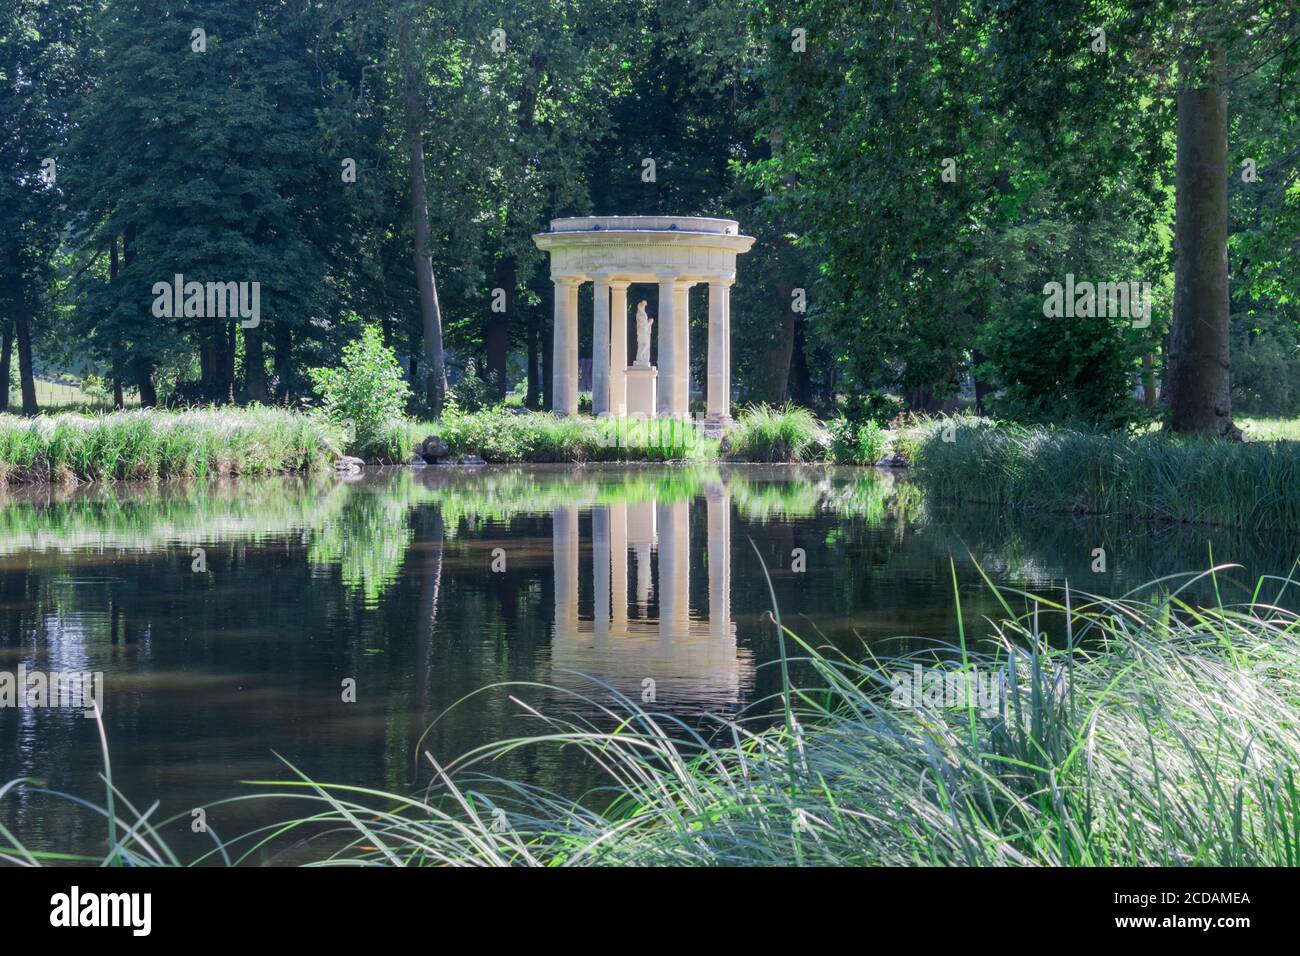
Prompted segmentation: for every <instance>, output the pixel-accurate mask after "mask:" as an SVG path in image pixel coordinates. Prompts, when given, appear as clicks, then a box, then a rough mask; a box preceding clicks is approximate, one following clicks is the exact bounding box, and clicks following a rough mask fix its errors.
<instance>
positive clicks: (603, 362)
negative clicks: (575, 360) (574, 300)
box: [591, 276, 610, 415]
mask: <svg viewBox="0 0 1300 956" xmlns="http://www.w3.org/2000/svg"><path fill="white" fill-rule="evenodd" d="M592 285H593V286H594V290H593V291H594V294H595V307H594V308H593V309H592V316H593V322H594V325H593V327H592V331H591V414H593V415H606V414H608V413H609V410H610V406H609V360H610V351H609V276H596V278H595V280H594V281H593V283H592Z"/></svg>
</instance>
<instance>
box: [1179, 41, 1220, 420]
mask: <svg viewBox="0 0 1300 956" xmlns="http://www.w3.org/2000/svg"><path fill="white" fill-rule="evenodd" d="M1210 61H1211V75H1210V76H1209V77H1208V78H1207V79H1206V81H1205V82H1203V83H1202V84H1201V85H1199V86H1198V87H1196V88H1185V89H1183V90H1181V92H1179V94H1178V146H1177V157H1176V159H1175V190H1176V200H1175V225H1174V257H1175V260H1174V322H1173V329H1172V331H1171V333H1170V336H1169V362H1168V368H1169V373H1168V377H1167V378H1166V381H1165V389H1166V397H1167V399H1168V402H1169V418H1168V420H1167V421H1166V423H1165V427H1166V428H1168V429H1169V430H1171V431H1175V432H1195V433H1200V434H1208V435H1224V436H1232V435H1234V434H1236V433H1237V432H1236V429H1235V427H1234V426H1233V424H1232V409H1231V405H1230V403H1229V396H1228V365H1229V362H1228V359H1229V355H1228V101H1227V94H1226V92H1225V90H1224V86H1223V79H1224V76H1225V69H1224V55H1223V52H1222V51H1221V50H1211V51H1210ZM1182 73H1183V77H1182V79H1183V82H1184V84H1186V85H1187V86H1190V82H1189V81H1190V79H1191V78H1190V77H1189V76H1188V64H1187V63H1184V64H1183V65H1182Z"/></svg>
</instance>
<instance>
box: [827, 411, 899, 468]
mask: <svg viewBox="0 0 1300 956" xmlns="http://www.w3.org/2000/svg"><path fill="white" fill-rule="evenodd" d="M826 427H827V430H828V431H829V432H830V439H831V445H830V455H831V460H832V461H835V462H838V463H839V464H841V465H870V464H874V463H875V462H877V461H879V460H880V457H881V456H882V455H884V453H885V445H886V437H887V436H886V433H885V430H884V429H883V428H881V427H880V426H879V425H877V424H876V423H875V422H874V421H871V420H869V419H868V420H867V421H864V422H862V423H861V424H855V423H854V422H852V421H850V420H849V419H847V418H836V419H834V420H833V421H831V422H830V424H828V425H827V426H826Z"/></svg>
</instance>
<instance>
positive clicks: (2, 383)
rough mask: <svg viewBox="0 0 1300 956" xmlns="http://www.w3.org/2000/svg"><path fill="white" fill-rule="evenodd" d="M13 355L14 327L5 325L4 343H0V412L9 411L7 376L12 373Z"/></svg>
mask: <svg viewBox="0 0 1300 956" xmlns="http://www.w3.org/2000/svg"><path fill="white" fill-rule="evenodd" d="M13 355H14V327H13V324H12V323H10V324H9V325H6V326H5V334H4V343H3V345H0V412H7V411H9V376H10V375H11V374H12V364H13Z"/></svg>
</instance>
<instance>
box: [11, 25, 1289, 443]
mask: <svg viewBox="0 0 1300 956" xmlns="http://www.w3.org/2000/svg"><path fill="white" fill-rule="evenodd" d="M7 12H8V13H10V14H12V15H11V16H9V15H7V16H5V17H0V93H3V100H2V101H0V118H3V124H4V129H5V133H6V135H5V136H4V137H0V173H2V174H3V180H4V182H5V188H6V190H7V191H6V197H5V199H6V201H5V202H4V203H3V204H0V216H2V217H3V220H2V221H0V226H2V228H0V237H2V241H3V242H4V250H3V255H0V308H3V312H2V313H0V332H2V333H3V338H4V342H5V348H4V352H3V354H4V356H9V355H10V354H11V351H12V352H13V353H14V357H15V358H16V362H14V363H13V364H14V365H16V366H17V369H18V371H19V372H20V373H21V375H20V377H21V379H22V382H23V384H24V410H25V411H35V408H36V404H37V402H36V397H35V390H34V388H29V387H28V386H30V385H31V381H30V380H31V378H32V375H33V374H34V370H39V369H41V367H44V368H46V369H47V370H51V371H52V370H57V369H65V370H69V369H70V370H74V371H75V372H76V374H79V375H96V376H98V377H99V378H101V379H103V380H104V381H105V382H106V383H108V384H109V386H110V387H111V390H112V393H113V394H114V397H115V398H118V397H120V398H121V399H122V400H123V401H128V400H129V398H128V397H127V396H126V394H125V393H129V392H131V391H133V390H134V391H135V392H136V393H138V397H139V399H140V400H141V401H142V402H143V403H144V404H146V405H148V404H153V403H154V402H155V401H162V402H166V401H169V400H171V401H176V402H183V403H192V402H199V401H215V402H228V401H267V400H277V401H292V400H295V399H300V398H308V397H311V394H312V393H311V390H310V387H309V386H310V383H309V380H308V376H307V375H306V370H307V369H309V368H313V367H321V366H328V365H332V364H334V363H335V362H336V360H337V355H338V354H339V351H340V350H341V348H342V347H343V345H344V344H345V343H346V342H347V341H350V340H352V339H354V338H356V337H357V336H358V334H359V331H360V330H359V329H358V327H357V324H356V322H355V321H353V320H352V318H351V317H352V316H354V315H356V316H360V317H361V320H362V323H363V324H364V325H366V326H370V327H376V328H379V329H380V330H381V331H382V334H383V337H384V341H385V343H386V344H387V345H388V346H390V347H391V348H393V349H394V350H395V351H396V352H397V354H398V356H399V358H400V360H401V362H402V365H403V370H404V373H405V374H406V377H407V379H408V383H409V384H410V385H411V387H412V390H413V392H414V393H415V394H417V395H420V396H426V395H427V389H426V383H427V381H428V380H429V379H430V376H431V365H432V362H433V354H432V353H433V352H437V353H438V355H439V356H440V359H439V360H440V361H441V358H445V360H446V364H447V365H448V366H449V368H450V381H451V387H452V389H453V392H454V393H456V394H459V395H460V404H461V406H462V408H468V407H471V406H473V405H479V404H483V403H484V402H485V401H487V400H490V399H500V398H503V397H504V396H505V395H506V394H507V391H508V390H510V389H512V388H514V387H515V386H516V385H518V386H519V387H520V390H521V391H522V392H523V393H524V394H523V400H524V403H525V404H526V405H527V406H528V407H529V408H533V409H539V408H542V407H543V406H544V405H545V403H546V402H547V400H548V391H549V390H548V388H547V385H548V381H549V374H550V368H549V365H550V355H549V353H550V349H551V330H550V323H551V314H550V313H551V310H550V307H549V303H550V298H551V294H552V293H551V286H550V282H549V276H548V273H547V269H546V263H545V257H544V256H543V255H542V254H541V253H540V252H539V251H538V250H537V249H536V248H535V247H534V246H533V244H532V242H531V240H530V236H531V234H532V233H534V232H537V231H540V230H542V229H544V228H545V227H546V223H547V221H548V220H549V219H550V218H552V217H556V216H563V215H574V214H579V215H581V214H592V213H596V214H609V213H630V214H656V213H658V214H664V213H675V214H697V215H722V216H732V217H735V218H737V219H739V220H740V222H741V223H742V225H743V227H744V228H745V229H746V230H747V231H748V232H750V233H752V234H753V235H755V236H756V237H757V239H758V241H757V243H756V244H755V246H754V249H753V251H752V252H751V253H750V254H748V255H747V256H745V257H743V258H742V262H741V266H740V270H741V273H740V281H739V282H738V283H737V285H736V287H735V290H734V301H733V333H732V339H733V345H734V352H733V356H732V358H733V366H734V369H733V373H734V374H733V377H734V380H735V383H736V392H737V394H736V396H735V397H736V399H737V400H738V401H741V402H763V401H766V402H770V403H773V404H781V403H782V402H784V401H786V400H787V399H788V400H792V401H794V402H796V403H798V404H802V405H806V406H810V407H813V408H815V409H817V410H818V411H820V412H822V413H823V414H828V413H830V412H831V410H832V409H834V408H836V407H837V406H838V405H840V404H842V402H843V401H844V400H845V399H846V398H847V399H851V398H853V397H854V396H857V395H862V394H867V393H868V391H869V390H872V389H874V390H876V392H875V393H876V394H884V393H885V392H886V391H888V392H889V393H893V394H896V395H899V396H901V397H902V398H903V399H904V400H905V401H906V403H907V404H908V405H909V406H911V407H912V408H914V409H924V410H930V411H933V410H935V409H937V408H939V407H940V406H943V405H945V404H951V403H952V402H954V401H956V400H957V397H958V396H959V395H962V394H966V395H967V396H969V393H970V391H971V389H972V386H973V389H974V392H975V395H976V398H977V400H979V401H980V404H981V406H984V405H986V404H987V406H988V408H989V409H991V410H994V411H996V412H997V413H999V414H1001V415H1004V416H1011V417H1014V418H1016V419H1021V420H1028V421H1046V420H1051V421H1058V422H1059V421H1061V420H1063V419H1071V420H1080V421H1085V422H1090V423H1101V424H1111V423H1116V422H1127V421H1131V420H1133V419H1134V418H1135V417H1137V406H1136V402H1135V400H1134V399H1133V398H1132V395H1133V393H1134V391H1135V386H1136V385H1137V384H1138V382H1139V378H1140V376H1141V375H1143V374H1145V375H1146V376H1147V377H1148V380H1149V383H1150V384H1151V387H1152V389H1154V387H1155V384H1156V383H1158V382H1159V381H1160V379H1161V376H1162V374H1163V371H1164V368H1163V366H1164V361H1165V358H1166V345H1165V332H1166V330H1167V329H1168V327H1169V324H1170V321H1171V315H1172V304H1171V303H1172V301H1173V294H1172V293H1173V267H1172V264H1173V255H1174V250H1173V212H1174V201H1173V200H1174V191H1175V183H1174V172H1173V161H1174V156H1175V153H1176V150H1177V143H1176V130H1175V110H1174V103H1175V98H1176V96H1177V93H1178V90H1179V88H1180V85H1179V84H1180V83H1182V82H1183V81H1182V80H1181V79H1179V78H1178V67H1177V65H1178V63H1179V62H1180V59H1181V58H1183V57H1184V54H1186V55H1187V56H1188V57H1192V58H1193V59H1194V57H1193V54H1196V52H1197V51H1199V50H1201V49H1202V48H1203V47H1208V46H1214V47H1215V48H1216V49H1219V48H1221V49H1223V50H1225V51H1226V56H1227V58H1228V63H1229V67H1230V69H1231V72H1232V74H1233V75H1232V83H1231V88H1230V94H1229V99H1228V102H1229V109H1230V111H1231V115H1230V117H1229V131H1228V135H1229V145H1230V154H1231V155H1230V159H1231V166H1232V168H1233V171H1234V172H1235V171H1237V170H1238V169H1239V168H1240V166H1241V164H1243V163H1244V162H1246V161H1247V160H1248V161H1249V162H1250V163H1251V164H1253V168H1254V169H1256V170H1257V172H1258V175H1257V176H1256V177H1255V178H1253V179H1249V180H1247V179H1246V178H1245V177H1244V176H1236V175H1233V176H1231V177H1230V179H1231V183H1230V203H1229V207H1230V222H1229V224H1228V250H1227V254H1228V255H1229V257H1230V260H1231V267H1232V277H1233V278H1232V290H1231V295H1232V301H1231V310H1232V314H1233V317H1234V323H1237V325H1238V326H1240V328H1239V329H1238V334H1237V337H1236V339H1235V340H1234V346H1235V347H1234V352H1235V353H1236V355H1237V356H1238V357H1239V359H1240V363H1241V364H1240V366H1239V367H1238V368H1236V369H1235V370H1234V374H1235V377H1236V379H1237V381H1238V389H1237V395H1238V398H1239V400H1240V401H1241V402H1242V403H1243V404H1242V407H1243V409H1244V410H1246V411H1249V412H1253V413H1257V414H1258V413H1272V414H1289V413H1292V412H1293V411H1294V409H1295V402H1296V400H1297V399H1296V397H1295V395H1294V394H1293V391H1294V390H1293V389H1289V388H1288V387H1287V374H1288V373H1293V372H1294V369H1295V329H1296V327H1297V323H1298V320H1300V313H1297V301H1298V299H1300V296H1298V293H1297V288H1296V278H1295V277H1296V275H1300V268H1298V266H1300V262H1298V260H1297V252H1296V246H1295V243H1294V236H1295V235H1296V234H1297V232H1298V231H1300V230H1298V229H1297V224H1298V223H1300V191H1298V190H1297V175H1300V174H1298V172H1297V157H1296V155H1295V151H1294V149H1293V145H1294V142H1295V141H1296V134H1297V130H1298V129H1300V110H1297V107H1296V103H1297V102H1300V96H1297V95H1296V94H1297V91H1298V89H1300V46H1297V45H1296V44H1295V42H1294V34H1295V31H1296V14H1295V11H1294V9H1293V8H1292V7H1290V6H1288V5H1287V4H1285V3H1282V2H1280V0H1216V2H1214V3H1210V2H1209V0H1198V2H1195V3H1189V4H1169V3H1164V2H1156V0H1119V2H1112V0H1068V2H1064V3H1056V4H1043V3H1036V4H1020V3H1011V2H1004V0H978V2H976V0H940V2H938V3H932V2H929V0H926V2H915V0H907V2H902V3H895V4H890V5H888V6H887V7H882V6H879V5H876V4H870V3H861V2H855V3H848V4H845V3H841V2H838V0H780V2H777V3H766V2H758V0H729V2H727V3H723V4H713V5H698V4H692V3H688V2H686V0H636V2H633V3H630V4H614V3H612V2H610V0H576V2H574V3H571V4H567V5H563V6H558V7H557V6H555V5H554V4H551V3H542V2H533V0H529V2H525V3H523V4H522V5H515V6H514V7H511V8H510V10H509V11H506V12H503V11H501V10H500V9H499V8H498V7H496V6H494V5H491V4H487V3H483V2H481V0H472V2H469V3H463V4H459V5H456V6H455V7H450V8H445V7H436V6H429V5H427V4H417V3H414V2H412V0H381V2H378V3H374V4H369V5H363V6H362V7H360V8H358V9H356V10H348V11H336V10H334V9H333V8H329V7H323V6H319V5H312V4H308V5H296V6H295V5H290V6H285V5H283V4H279V3H271V2H268V0H220V2H217V0H200V2H197V3H192V4H189V5H188V6H187V7H185V8H184V9H183V10H181V9H172V8H168V7H159V6H158V5H156V4H152V3H150V4H134V3H125V2H123V0H94V2H87V3H50V2H47V0H10V3H9V8H8V10H7ZM200 24H201V25H202V30H203V34H202V36H196V34H195V32H194V31H195V30H196V29H198V25H200ZM1093 24H1097V25H1104V26H1105V27H1106V29H1107V31H1108V32H1107V36H1108V41H1107V44H1106V46H1105V48H1104V49H1101V50H1098V49H1095V48H1094V44H1095V38H1094V37H1092V36H1091V33H1090V31H1091V30H1092V29H1093V27H1092V26H1090V25H1093ZM918 118H924V119H918ZM415 145H418V146H419V150H418V153H419V157H418V158H419V165H418V167H417V165H416V156H415V153H416V151H415V150H414V149H413V147H414V146H415ZM46 159H52V160H53V161H54V170H55V171H56V172H57V176H55V177H53V178H50V179H46V178H45V177H44V176H43V170H44V165H43V164H44V161H45V160H46ZM647 160H653V161H654V164H655V175H654V176H653V177H649V178H647V177H645V176H643V172H644V170H645V164H646V161H647ZM417 169H418V172H419V175H418V177H417V178H418V179H419V184H420V185H421V186H422V192H423V193H424V198H423V200H422V202H423V207H422V208H415V206H413V205H412V204H413V203H414V202H415V200H414V199H413V198H412V197H413V192H412V189H411V185H412V176H413V174H415V172H416V171H417ZM417 205H418V204H417ZM417 226H418V228H417ZM426 227H427V229H426ZM425 232H427V233H428V235H427V238H424V239H419V238H418V237H421V236H423V235H424V233H425ZM417 246H418V247H417ZM413 258H414V259H427V261H428V262H429V264H430V268H431V272H432V276H433V283H432V286H433V288H432V290H431V292H432V293H433V296H434V297H436V302H434V301H433V299H430V300H429V301H428V302H427V303H426V301H425V299H426V298H428V297H426V296H422V295H419V294H417V288H416V285H417V283H416V270H415V268H413ZM1067 273H1069V274H1074V275H1076V276H1078V277H1079V278H1080V279H1081V280H1082V279H1087V280H1089V281H1093V282H1099V281H1107V280H1141V281H1146V282H1150V283H1151V285H1152V288H1153V305H1154V308H1153V314H1152V316H1151V317H1150V318H1151V321H1150V323H1149V324H1132V323H1130V322H1129V321H1127V320H1125V319H1123V318H1114V317H1111V318H1109V319H1065V318H1046V317H1044V315H1043V314H1042V289H1043V286H1044V284H1045V282H1048V281H1062V280H1063V279H1064V277H1065V275H1066V274H1067ZM177 275H182V276H183V277H184V279H185V280H186V281H197V282H209V281H213V282H226V281H237V282H249V283H251V282H258V283H259V284H260V287H261V303H262V306H261V312H262V314H261V321H260V322H258V323H256V324H251V323H248V324H243V323H238V322H231V321H230V320H229V319H228V318H227V319H222V318H214V317H211V316H196V315H172V316H156V315H154V314H153V313H152V312H151V303H152V302H153V294H152V287H153V285H154V284H155V283H158V282H169V281H171V280H172V279H173V277H174V276H177ZM805 303H806V307H805ZM704 304H705V303H704V301H703V297H701V296H698V295H697V296H695V301H694V302H693V303H692V306H691V317H690V322H691V326H692V337H693V338H696V341H697V343H698V342H699V340H700V339H702V337H703V335H704V326H705V324H706V320H707V317H706V315H705V310H704V308H703V307H704ZM498 305H502V306H503V307H504V308H503V309H502V308H497V306H498ZM434 306H436V310H437V314H436V316H435V315H432V314H430V315H428V316H426V315H425V314H424V313H425V312H426V311H429V309H430V308H431V307H434ZM582 308H583V321H582V322H581V323H580V327H581V328H582V329H583V332H582V336H583V342H582V345H581V347H582V349H583V350H584V352H583V354H586V349H587V348H588V346H589V336H590V332H589V321H588V316H589V305H588V304H587V303H586V300H585V299H584V305H583V307H582ZM430 323H432V325H433V326H436V331H437V335H438V340H439V342H441V343H443V344H444V345H445V356H443V354H442V351H441V348H442V347H441V346H439V347H437V348H435V347H434V346H433V345H432V344H431V343H430V341H429V339H430V334H431V333H430V329H431V327H432V326H431V325H430ZM695 345H696V343H693V347H692V348H691V349H690V354H691V357H692V362H693V363H694V367H693V374H694V375H695V377H696V378H697V380H699V379H701V377H702V375H703V372H704V369H703V365H702V363H703V360H704V349H702V348H699V347H695ZM11 346H12V349H11ZM1144 360H1145V361H1146V365H1145V366H1144V365H1143V361H1144ZM9 368H10V366H9V365H6V364H5V360H4V359H0V372H5V371H7V370H8V369H9ZM1144 368H1145V372H1144V371H1143V370H1144ZM1256 373H1259V374H1258V375H1257V374H1256ZM466 379H469V380H471V381H470V382H469V383H468V384H466V383H465V380H466ZM458 382H460V383H461V384H460V385H459V386H458V385H457V383H458ZM29 391H30V395H28V394H27V393H28V392H29ZM0 394H7V393H5V390H4V388H3V385H0ZM1153 394H1154V393H1153ZM985 398H987V402H986V401H984V399H985ZM423 400H424V399H423V398H422V401H423ZM425 411H428V409H427V408H426V409H425ZM850 417H852V416H850Z"/></svg>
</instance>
